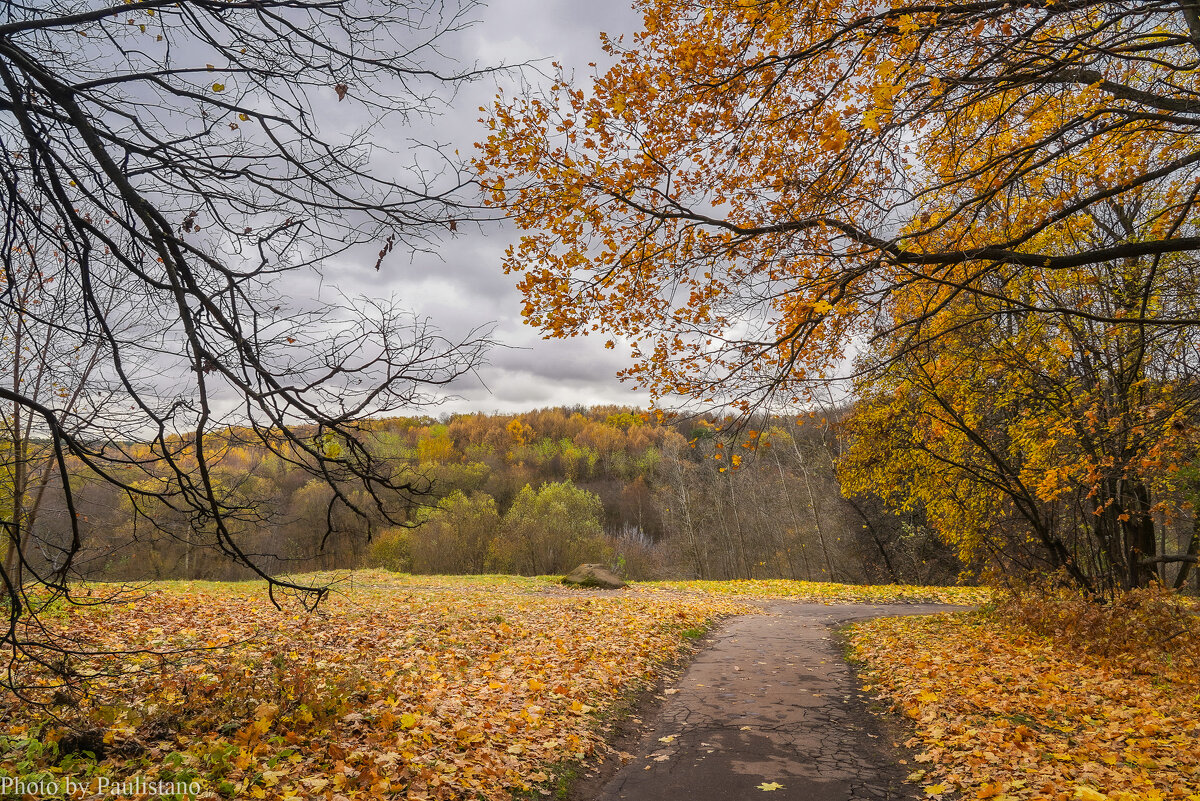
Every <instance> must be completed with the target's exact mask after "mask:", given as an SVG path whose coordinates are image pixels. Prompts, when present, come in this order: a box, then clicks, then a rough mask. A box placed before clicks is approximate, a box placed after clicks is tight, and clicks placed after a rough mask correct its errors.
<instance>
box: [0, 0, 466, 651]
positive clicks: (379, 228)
mask: <svg viewBox="0 0 1200 801" xmlns="http://www.w3.org/2000/svg"><path fill="white" fill-rule="evenodd" d="M472 6H473V3H472V2H471V0H464V2H463V3H461V4H454V3H453V2H451V3H442V2H436V1H434V2H426V1H425V0H412V1H411V2H407V1H399V2H390V1H389V0H276V1H274V2H272V1H270V0H255V1H254V2H245V1H239V2H215V1H210V0H197V1H195V2H184V3H177V2H160V1H159V0H136V1H131V0H125V1H124V2H121V1H120V0H105V1H101V0H57V1H53V2H47V1H46V0H38V2H8V3H4V4H3V5H2V6H0V82H2V83H3V91H2V92H0V138H2V145H0V162H2V165H0V204H2V206H3V210H2V212H0V213H2V214H3V218H4V242H3V247H2V248H0V257H2V258H3V264H4V275H3V278H2V279H0V290H2V294H0V303H2V304H3V307H4V315H5V316H6V320H7V322H6V330H5V336H4V341H3V343H2V345H0V348H2V349H3V351H4V357H5V359H6V364H7V365H10V366H11V369H12V372H11V375H7V376H4V377H3V379H0V381H2V384H0V401H2V402H3V405H4V408H5V411H4V422H5V428H6V431H4V432H0V440H7V442H6V443H5V447H6V448H8V449H9V452H6V453H5V459H6V460H8V461H9V462H10V464H9V470H8V473H9V480H12V481H13V482H14V486H13V487H12V489H13V492H12V493H11V497H12V498H14V499H15V500H14V501H13V503H12V508H6V509H4V510H3V515H4V519H3V526H4V530H5V540H6V543H5V545H6V551H7V554H8V558H7V559H6V560H5V563H4V565H3V567H2V568H0V570H2V572H0V579H2V581H3V584H4V589H5V592H6V595H7V602H6V604H5V612H6V614H7V616H8V627H7V632H6V633H5V634H4V635H3V640H4V641H5V643H6V644H7V645H8V646H10V647H12V648H14V649H16V650H17V651H19V650H22V649H23V650H24V652H25V653H26V655H28V656H30V657H32V658H35V659H38V660H48V659H51V658H54V656H55V653H56V652H55V651H54V648H55V647H60V646H46V645H44V642H45V639H44V638H38V637H33V636H32V635H31V634H30V633H29V629H28V627H29V626H31V625H36V618H37V614H36V610H37V608H38V605H39V604H41V603H44V602H45V596H46V594H47V593H49V594H50V595H51V596H58V597H62V596H67V597H70V592H71V588H70V586H69V584H68V580H69V579H70V577H71V576H72V567H73V559H74V557H75V556H76V554H77V553H78V551H79V548H80V532H79V525H78V522H77V514H78V509H77V508H76V506H75V501H74V493H73V486H74V484H75V483H77V479H75V480H74V483H73V478H72V473H73V472H74V473H76V474H77V473H78V472H79V471H81V470H82V471H84V472H87V473H88V474H89V475H93V476H100V477H102V479H104V480H106V481H109V482H114V483H117V484H118V485H120V486H121V487H122V489H123V490H125V491H126V492H127V493H128V494H129V495H130V497H131V499H132V500H134V501H135V502H134V503H133V506H134V508H135V509H137V508H140V507H141V506H144V504H140V503H139V502H140V501H144V500H146V499H157V500H158V501H159V502H162V503H165V504H166V505H167V506H168V507H170V508H171V509H174V510H177V511H182V512H183V513H184V514H186V515H187V516H188V517H189V518H190V519H191V520H192V521H193V524H194V525H195V526H197V527H203V528H206V529H207V530H209V531H210V532H211V533H212V542H213V543H214V544H215V545H216V546H217V547H219V548H220V549H221V550H222V551H223V552H224V553H226V554H227V555H228V556H229V557H230V558H231V559H234V560H236V561H238V562H241V563H243V564H244V565H246V566H248V567H249V568H251V569H252V570H254V571H256V572H258V573H260V574H262V575H263V577H264V578H267V579H268V580H269V581H271V582H272V587H273V589H275V588H287V589H291V590H297V591H299V590H305V591H311V588H303V587H299V586H297V585H295V584H292V583H289V582H287V581H281V580H279V579H272V578H270V577H268V576H266V575H265V571H264V570H263V569H262V568H261V567H260V566H259V565H258V564H257V563H256V560H255V558H254V556H253V555H252V554H248V553H246V552H245V551H244V550H243V548H242V547H240V546H239V543H238V541H237V538H236V536H234V534H233V533H231V531H230V529H229V527H228V526H227V525H226V522H225V521H226V520H227V519H228V518H229V517H230V516H231V515H238V514H242V515H247V514H252V512H253V510H252V509H249V508H246V507H245V506H244V505H243V506H241V507H234V506H231V505H230V502H229V501H228V500H227V499H226V498H224V497H223V496H222V494H221V492H220V491H219V489H218V488H216V487H215V486H214V481H213V480H212V478H211V476H210V473H209V469H208V466H209V464H210V461H211V460H212V458H213V454H214V451H216V450H219V447H220V446H219V445H218V444H216V443H217V442H218V440H214V434H215V432H217V431H218V430H219V429H225V428H226V427H227V426H229V425H230V424H232V423H237V424H238V425H239V426H240V428H239V429H238V430H239V432H241V434H242V435H244V436H248V437H251V438H253V439H254V440H256V441H259V442H262V443H264V444H266V445H267V446H268V447H270V448H272V449H273V450H275V451H276V452H277V453H279V454H281V455H284V456H286V458H288V459H291V460H294V461H295V462H297V463H300V464H303V465H304V466H305V467H306V468H307V469H309V470H311V471H312V472H313V473H314V474H315V475H317V476H319V477H323V478H324V479H326V480H328V481H329V482H330V483H331V484H333V485H335V486H337V487H343V486H344V485H345V482H347V481H349V482H358V485H359V487H360V489H364V488H365V489H366V490H367V493H366V494H365V496H364V495H363V494H361V493H360V494H358V495H356V496H355V498H361V497H367V498H370V499H372V500H371V501H370V503H371V504H373V505H375V506H377V507H378V509H379V510H380V511H383V512H384V513H386V511H387V508H388V503H387V499H388V498H389V497H394V496H397V495H399V496H408V495H411V494H413V493H419V492H421V491H422V488H421V487H419V486H414V485H413V484H412V482H411V481H406V480H401V479H397V478H395V477H394V476H392V475H391V474H389V472H388V471H387V470H386V469H385V466H383V465H381V464H379V463H378V462H377V461H375V460H374V459H372V457H371V455H370V453H369V452H368V450H367V448H366V445H365V444H364V439H363V437H362V432H361V431H359V430H358V429H357V428H356V426H355V422H354V421H355V420H356V419H358V418H360V417H362V416H364V415H366V414H377V413H380V412H385V411H387V410H391V409H397V408H400V407H411V406H413V405H414V404H419V403H421V402H423V401H426V400H428V393H429V391H430V390H431V389H433V388H435V387H437V386H440V385H444V384H446V383H448V382H450V381H451V380H453V379H454V378H455V377H457V376H459V375H461V374H462V373H464V372H465V371H469V370H471V369H472V368H473V367H474V366H475V365H477V364H478V363H479V360H480V358H481V356H482V353H483V349H484V347H485V346H486V344H487V342H486V336H484V335H480V334H473V335H470V336H468V337H467V338H466V339H465V340H462V341H457V340H455V341H452V340H448V339H445V338H443V337H441V336H440V335H439V334H438V333H437V332H436V331H435V330H434V329H433V328H431V327H430V326H429V325H428V324H427V323H426V322H425V321H423V320H419V319H415V318H413V317H411V316H408V315H405V314H404V313H402V312H400V311H399V310H397V309H396V308H394V307H393V306H392V305H391V304H390V303H388V302H384V301H370V302H366V301H357V300H347V301H345V302H342V303H339V304H337V305H336V306H334V307H328V306H326V307H322V308H312V307H311V306H307V307H304V306H300V305H298V304H295V303H292V302H290V301H289V298H288V297H287V295H286V294H285V292H284V291H283V289H282V287H281V285H280V282H279V281H278V280H277V279H278V278H279V277H280V276H281V275H283V274H285V273H295V272H296V271H304V270H308V271H310V272H314V271H319V273H320V274H322V275H326V276H329V275H330V274H331V273H333V272H334V271H336V270H338V269H343V268H344V267H339V265H345V264H347V263H351V261H352V260H353V259H354V257H355V256H356V255H358V256H359V257H360V262H361V263H366V264H367V265H368V266H369V265H371V264H372V263H374V265H375V268H376V269H385V270H386V268H387V267H386V265H387V264H388V259H387V258H386V257H388V255H389V254H391V253H392V252H393V251H401V252H404V251H408V252H413V251H414V250H420V249H425V248H428V247H431V246H432V243H433V241H434V238H435V237H436V236H437V234H438V233H439V232H440V231H445V230H447V229H449V230H453V228H454V227H455V225H456V221H457V220H461V219H463V218H464V217H467V216H469V215H470V214H471V209H470V208H469V207H468V206H467V205H465V202H464V201H463V200H462V197H464V193H462V192H461V190H462V189H464V187H465V186H466V179H465V177H464V173H462V172H460V170H459V169H458V165H457V164H456V163H455V162H454V161H453V160H452V159H450V158H448V157H447V158H443V157H442V156H441V154H440V153H439V152H438V151H437V149H436V147H433V146H432V145H431V146H429V147H427V148H412V147H410V146H409V145H407V144H404V145H403V148H404V150H405V153H403V154H394V153H393V154H389V153H388V149H387V147H386V142H387V141H388V136H389V134H392V135H394V134H395V133H396V132H397V131H404V130H406V127H405V126H407V125H409V124H410V123H412V124H417V123H422V122H423V121H425V120H427V119H428V117H429V115H431V114H433V113H435V112H436V111H437V110H438V108H439V106H440V105H441V104H443V103H445V102H446V101H447V100H448V99H449V98H451V97H452V96H453V94H454V92H455V90H456V89H457V87H458V86H460V85H461V84H462V83H463V82H465V81H469V80H472V79H473V78H476V77H479V76H480V75H482V74H484V72H486V71H485V70H480V69H477V68H475V67H469V66H468V67H459V66H455V64H454V62H453V60H452V59H450V58H448V57H447V56H446V54H445V53H444V52H442V50H441V47H442V45H443V43H444V42H445V41H446V40H447V37H449V36H453V35H454V34H456V33H457V32H459V31H461V30H462V29H464V28H465V27H466V26H468V25H469V23H470V16H471V13H472V10H473V9H472ZM395 141H396V142H398V143H403V142H404V141H405V140H404V139H403V137H402V136H399V135H397V136H395ZM396 149H400V148H399V147H398V148H396ZM381 165H382V166H381ZM314 274H316V273H315V272H314ZM17 332H20V336H17ZM22 337H23V339H22ZM56 354H57V355H56ZM31 364H32V365H37V366H39V367H40V372H38V375H39V376H41V378H40V379H39V380H36V381H35V380H32V379H31V378H30V376H32V375H33V373H31V372H30V371H29V369H27V368H28V366H29V365H31ZM226 440H227V437H226ZM31 443H33V447H32V450H31ZM133 443H136V444H133ZM33 451H36V452H37V455H38V457H39V458H40V457H45V459H47V460H48V461H47V463H45V464H48V465H49V466H48V468H47V471H48V472H47V474H46V475H51V476H55V478H54V479H53V481H52V483H53V484H54V486H55V487H57V486H58V485H59V484H61V492H62V496H63V500H64V503H65V505H66V507H67V511H68V513H69V514H70V516H71V518H72V529H73V536H72V538H71V539H70V541H68V542H64V543H61V547H60V549H59V550H60V552H59V553H58V554H57V555H56V558H55V559H53V560H51V563H52V568H51V569H48V570H47V569H46V568H44V566H43V567H38V566H36V565H35V563H34V562H33V561H32V560H30V559H29V558H28V555H27V553H26V549H25V546H26V545H27V542H28V538H29V537H30V536H31V533H30V531H29V525H30V524H31V522H32V521H31V519H30V514H29V511H30V510H29V506H30V500H29V498H28V497H27V495H28V494H29V493H28V490H29V489H30V487H32V486H34V484H35V483H36V481H35V479H36V478H37V476H38V475H41V473H39V470H40V468H39V466H38V465H37V464H34V456H33V455H31V453H32V452H33ZM10 454H11V456H12V458H11V459H9V458H8V457H9V455H10ZM39 464H42V463H39ZM43 466H45V465H44V464H43ZM14 476H15V477H16V478H15V479H14V478H13V477H14ZM45 481H46V479H45V478H44V477H43V481H42V484H41V486H42V487H44V486H45ZM56 491H57V489H56ZM334 503H337V504H344V505H346V506H349V507H351V508H352V509H355V511H360V509H359V508H358V507H359V506H361V504H362V501H361V500H357V501H356V500H355V499H354V498H351V497H350V496H349V495H348V494H347V493H345V492H343V491H342V490H341V489H339V490H337V492H336V497H335V500H334ZM361 511H365V510H361ZM31 588H33V589H31ZM34 589H36V592H35V591H34ZM315 592H316V593H317V595H316V597H317V598H319V597H320V592H321V591H320V590H317V591H315ZM31 593H32V594H31ZM310 597H311V596H310ZM22 632H25V633H24V634H23V633H22ZM34 640H41V641H42V642H43V645H41V646H33V645H30V643H31V642H33V641H34ZM67 645H69V644H67ZM39 648H40V649H41V650H37V649H39ZM31 649H33V650H31ZM15 652H16V651H14V653H15Z"/></svg>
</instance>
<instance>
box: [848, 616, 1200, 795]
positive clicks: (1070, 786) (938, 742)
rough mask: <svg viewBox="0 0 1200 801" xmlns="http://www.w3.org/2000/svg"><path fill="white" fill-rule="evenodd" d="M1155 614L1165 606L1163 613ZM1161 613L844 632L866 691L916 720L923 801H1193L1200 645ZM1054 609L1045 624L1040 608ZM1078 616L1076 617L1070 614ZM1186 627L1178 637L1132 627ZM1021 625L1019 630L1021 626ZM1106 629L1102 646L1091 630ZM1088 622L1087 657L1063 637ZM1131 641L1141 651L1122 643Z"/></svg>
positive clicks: (876, 625)
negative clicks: (861, 666)
mask: <svg viewBox="0 0 1200 801" xmlns="http://www.w3.org/2000/svg"><path fill="white" fill-rule="evenodd" d="M1162 603H1165V601H1164V602H1162ZM1162 603H1160V602H1153V601H1152V602H1149V603H1147V602H1146V601H1145V599H1140V600H1139V599H1134V601H1133V602H1131V603H1125V604H1124V605H1121V604H1118V605H1116V606H1115V608H1117V609H1124V611H1125V613H1126V614H1125V615H1123V616H1114V615H1113V614H1112V612H1111V610H1110V611H1108V612H1101V611H1094V610H1097V609H1100V607H1097V606H1096V605H1095V604H1090V606H1091V607H1092V609H1093V611H1087V610H1086V609H1085V608H1084V607H1082V606H1080V604H1087V602H1086V601H1083V600H1081V599H1075V600H1067V599H1062V598H1059V599H1054V600H1052V601H1037V602H1036V603H1032V604H1021V603H1010V604H1008V605H1007V606H1002V607H1001V610H1000V611H998V612H990V613H987V614H985V613H983V612H976V613H969V614H965V615H939V616H934V617H919V618H883V619H877V620H873V621H870V622H867V623H862V624H859V625H857V626H855V627H854V629H853V633H852V635H851V637H852V645H853V649H854V653H855V655H856V656H857V657H858V658H860V659H862V660H864V661H865V662H866V665H867V672H866V674H865V680H866V681H867V682H868V683H867V685H866V687H867V689H871V690H874V691H875V692H877V693H878V694H879V695H880V696H881V697H882V698H883V699H886V700H887V701H890V702H891V704H892V708H893V710H894V711H898V712H900V713H902V714H904V715H905V716H907V717H908V718H910V719H912V720H913V721H914V722H915V725H916V737H915V738H914V739H913V740H911V741H910V742H909V745H911V746H915V747H917V748H918V749H920V751H921V753H919V754H918V755H917V757H916V761H917V764H916V765H914V766H912V768H913V770H912V773H911V775H910V777H909V778H910V780H912V781H914V782H919V783H921V784H922V785H923V789H924V794H925V796H927V797H930V798H942V797H946V798H951V797H954V798H959V797H961V798H965V799H994V800H995V801H1015V800H1016V799H1049V800H1052V801H1078V800H1079V799H1083V800H1084V801H1135V800H1136V801H1163V800H1164V799H1186V801H1200V670H1198V668H1200V645H1198V643H1197V639H1198V638H1197V636H1196V624H1195V619H1194V617H1181V616H1189V615H1190V614H1191V613H1190V610H1188V609H1187V608H1186V607H1182V606H1179V605H1176V609H1177V610H1178V611H1179V614H1178V615H1176V614H1170V615H1166V614H1164V613H1163V605H1162ZM1048 604H1052V605H1054V606H1056V607H1057V609H1058V611H1057V612H1056V613H1054V614H1051V613H1050V612H1049V611H1048V609H1047V605H1048ZM1072 607H1074V608H1075V609H1074V611H1072ZM1138 614H1148V615H1149V619H1150V620H1151V621H1152V622H1153V621H1161V620H1162V619H1164V617H1166V618H1172V619H1174V620H1176V621H1178V620H1185V621H1186V622H1187V623H1189V624H1190V629H1185V630H1182V631H1176V630H1175V629H1174V628H1173V627H1172V626H1168V628H1171V630H1165V629H1162V628H1157V627H1155V626H1152V625H1145V624H1144V623H1142V624H1140V623H1138V622H1137V621H1136V620H1131V619H1129V618H1130V616H1134V615H1138ZM1026 618H1028V620H1027V619H1026ZM1104 618H1107V619H1108V620H1109V621H1110V623H1111V625H1107V626H1106V627H1104V629H1103V630H1104V631H1108V632H1109V633H1110V634H1111V635H1116V636H1111V637H1109V638H1108V639H1107V640H1106V639H1105V637H1104V636H1103V631H1102V630H1101V627H1100V626H1099V624H1098V623H1097V621H1099V620H1101V619H1104ZM1064 620H1066V621H1069V620H1088V621H1091V624H1092V628H1091V630H1090V631H1089V632H1088V634H1087V635H1085V636H1086V637H1087V642H1089V643H1090V646H1089V647H1088V648H1087V649H1084V648H1082V647H1080V641H1079V640H1078V639H1077V638H1076V636H1075V634H1074V632H1073V631H1072V630H1071V629H1070V628H1062V629H1056V628H1055V627H1054V626H1050V625H1048V623H1049V622H1050V621H1059V622H1062V621H1064ZM1131 631H1141V632H1143V633H1144V634H1145V635H1146V637H1145V639H1144V640H1142V641H1138V640H1133V641H1122V640H1121V639H1120V638H1121V637H1123V636H1125V635H1127V634H1128V633H1129V632H1131Z"/></svg>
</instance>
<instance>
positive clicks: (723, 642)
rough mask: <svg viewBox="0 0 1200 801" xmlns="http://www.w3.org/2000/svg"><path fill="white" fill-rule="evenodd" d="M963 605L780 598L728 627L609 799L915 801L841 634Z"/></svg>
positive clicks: (683, 682)
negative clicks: (868, 623) (836, 631)
mask: <svg viewBox="0 0 1200 801" xmlns="http://www.w3.org/2000/svg"><path fill="white" fill-rule="evenodd" d="M961 608H962V607H953V606H941V605H933V604H896V605H878V606H876V605H869V604H855V605H850V604H847V605H832V606H826V605H824V604H806V603H775V604H771V605H769V606H768V607H767V609H768V611H769V613H770V614H768V615H747V616H744V617H737V618H732V619H731V620H729V621H726V622H725V624H723V625H722V626H721V627H720V628H718V629H717V630H716V631H715V633H714V634H713V637H712V640H711V642H710V644H709V645H708V647H707V648H705V649H704V650H703V651H701V652H700V653H699V654H698V655H697V656H696V659H695V660H694V661H693V662H692V663H691V665H690V666H689V667H688V669H687V671H686V672H685V673H684V675H683V676H682V678H680V680H679V681H678V682H677V691H674V692H672V691H668V692H670V693H671V695H669V696H668V700H667V703H666V704H665V706H664V707H663V709H662V711H661V713H660V714H659V716H658V717H657V718H656V719H655V720H654V721H653V723H652V724H651V725H652V729H651V731H650V732H649V733H648V734H647V735H646V736H645V737H644V738H643V739H642V742H641V744H640V745H639V747H638V752H637V754H636V757H635V758H634V759H633V760H631V761H630V762H629V763H627V764H626V765H624V766H623V767H622V768H621V769H620V770H619V771H618V772H617V773H616V774H615V775H614V776H613V777H612V779H611V780H610V781H609V782H608V784H606V785H605V786H604V789H603V790H602V791H601V792H600V794H599V797H598V799H599V801H675V800H676V799H678V801H745V800H746V799H762V801H792V800H793V799H794V800H795V801H849V800H850V799H855V801H857V799H887V800H889V801H890V799H911V798H915V796H914V795H913V794H912V791H911V789H910V788H911V785H908V786H906V785H905V784H904V782H903V778H904V776H905V775H907V773H908V772H909V771H910V770H911V767H906V766H904V765H900V764H898V759H899V758H901V755H900V754H899V753H898V751H897V749H896V748H895V747H894V744H893V739H894V738H893V736H892V735H890V734H888V733H887V732H886V731H885V730H884V729H883V728H882V726H881V722H880V721H879V720H878V719H877V718H876V717H875V716H873V715H872V714H871V713H870V712H868V711H867V709H866V699H865V698H864V696H863V694H862V693H861V691H859V689H858V686H857V685H856V684H855V683H854V679H853V676H852V674H851V672H850V669H849V667H848V666H847V665H846V663H845V660H844V659H843V657H842V653H841V648H840V646H839V645H838V644H837V643H836V642H835V641H834V639H833V634H832V632H831V627H832V626H834V625H837V624H840V623H845V622H849V621H853V620H863V619H866V618H872V617H884V616H889V615H908V614H930V613H933V612H945V611H959V610H960V609H961ZM760 785H761V787H760ZM774 785H780V786H778V787H775V786H774Z"/></svg>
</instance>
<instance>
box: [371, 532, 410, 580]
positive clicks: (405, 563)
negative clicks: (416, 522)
mask: <svg viewBox="0 0 1200 801" xmlns="http://www.w3.org/2000/svg"><path fill="white" fill-rule="evenodd" d="M367 562H368V564H369V565H370V566H371V567H381V568H383V569H384V570H391V571H393V572H396V573H407V572H409V571H410V570H412V530H411V529H407V528H385V529H384V530H383V531H381V532H379V533H378V534H376V535H375V538H374V539H372V540H371V549H370V551H369V552H368V555H367Z"/></svg>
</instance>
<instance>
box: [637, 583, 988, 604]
mask: <svg viewBox="0 0 1200 801" xmlns="http://www.w3.org/2000/svg"><path fill="white" fill-rule="evenodd" d="M639 586H641V587H651V588H664V589H674V590H685V591H690V592H701V593H708V594H711V595H734V596H755V597H762V598H782V599H787V600H789V601H813V602H818V603H856V604H864V603H865V604H895V603H943V604H962V605H964V606H975V605H977V604H981V603H986V602H987V601H988V600H989V599H990V598H991V590H989V589H988V588H986V587H918V586H913V585H908V584H876V585H866V584H836V583H833V582H824V581H789V580H787V579H737V580H733V581H651V582H644V583H642V584H639Z"/></svg>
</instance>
